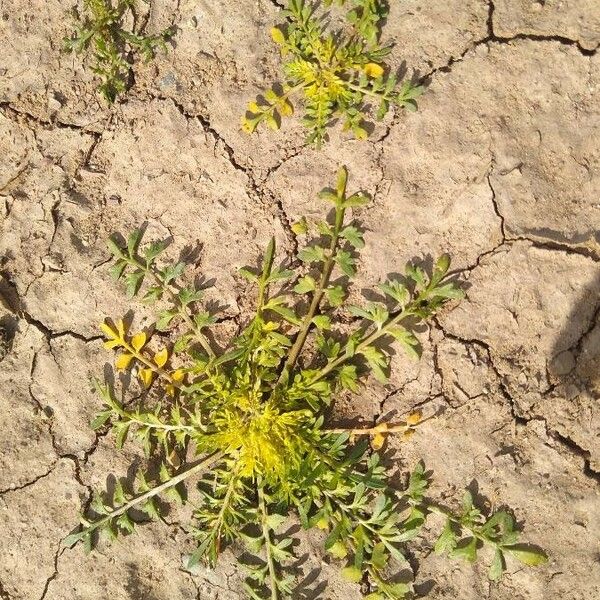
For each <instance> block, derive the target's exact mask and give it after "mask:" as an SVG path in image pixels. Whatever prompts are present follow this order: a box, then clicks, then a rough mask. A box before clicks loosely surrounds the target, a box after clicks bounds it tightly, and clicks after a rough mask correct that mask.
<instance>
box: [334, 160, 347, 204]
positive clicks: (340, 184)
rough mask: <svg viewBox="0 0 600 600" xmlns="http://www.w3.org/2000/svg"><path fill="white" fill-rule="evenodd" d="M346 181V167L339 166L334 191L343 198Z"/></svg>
mask: <svg viewBox="0 0 600 600" xmlns="http://www.w3.org/2000/svg"><path fill="white" fill-rule="evenodd" d="M347 182H348V169H346V167H340V169H339V171H338V174H337V182H336V186H335V191H336V192H337V195H338V197H339V198H343V197H344V196H345V195H346V184H347Z"/></svg>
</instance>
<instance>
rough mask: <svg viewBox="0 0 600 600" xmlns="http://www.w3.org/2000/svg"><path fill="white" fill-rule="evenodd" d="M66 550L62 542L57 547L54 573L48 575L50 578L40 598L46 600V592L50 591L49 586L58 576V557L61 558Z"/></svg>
mask: <svg viewBox="0 0 600 600" xmlns="http://www.w3.org/2000/svg"><path fill="white" fill-rule="evenodd" d="M65 550H66V548H62V547H61V543H60V542H59V543H58V548H57V549H56V552H55V554H54V572H53V573H52V575H50V577H48V579H47V580H46V583H45V585H44V589H43V590H42V595H41V596H40V600H44V598H45V597H46V594H47V593H48V588H49V587H50V584H51V583H52V582H53V581H54V580H55V579H56V577H57V576H58V559H59V558H60V556H61V555H62V553H63V552H64V551H65Z"/></svg>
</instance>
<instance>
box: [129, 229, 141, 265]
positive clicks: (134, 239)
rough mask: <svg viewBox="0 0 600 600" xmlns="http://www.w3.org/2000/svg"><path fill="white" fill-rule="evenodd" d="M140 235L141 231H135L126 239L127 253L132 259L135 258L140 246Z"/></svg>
mask: <svg viewBox="0 0 600 600" xmlns="http://www.w3.org/2000/svg"><path fill="white" fill-rule="evenodd" d="M142 234H143V232H142V230H141V229H135V230H134V231H132V232H131V233H130V234H129V237H128V238H127V252H129V256H131V257H132V258H133V257H134V256H135V254H136V252H137V249H138V246H139V245H140V241H141V239H142Z"/></svg>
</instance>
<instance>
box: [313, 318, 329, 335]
mask: <svg viewBox="0 0 600 600" xmlns="http://www.w3.org/2000/svg"><path fill="white" fill-rule="evenodd" d="M312 322H313V323H314V325H315V326H316V328H317V329H319V330H320V331H327V330H329V329H331V319H330V318H329V317H328V316H327V315H316V316H315V317H313V318H312Z"/></svg>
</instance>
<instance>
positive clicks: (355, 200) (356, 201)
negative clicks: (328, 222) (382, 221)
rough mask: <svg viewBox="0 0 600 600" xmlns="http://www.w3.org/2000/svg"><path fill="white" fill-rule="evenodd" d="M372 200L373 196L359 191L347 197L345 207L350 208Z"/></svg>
mask: <svg viewBox="0 0 600 600" xmlns="http://www.w3.org/2000/svg"><path fill="white" fill-rule="evenodd" d="M369 202H371V198H370V197H369V196H368V195H367V194H363V193H357V194H353V195H352V196H350V198H346V201H345V202H344V208H349V207H352V206H364V205H365V204H368V203H369Z"/></svg>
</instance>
